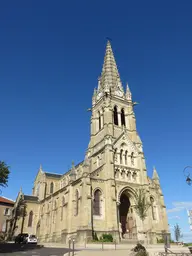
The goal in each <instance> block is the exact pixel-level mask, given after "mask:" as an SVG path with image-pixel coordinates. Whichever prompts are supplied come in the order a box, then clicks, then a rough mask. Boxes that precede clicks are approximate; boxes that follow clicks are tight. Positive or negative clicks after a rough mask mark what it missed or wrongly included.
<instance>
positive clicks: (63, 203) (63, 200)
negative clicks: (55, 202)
mask: <svg viewBox="0 0 192 256" xmlns="http://www.w3.org/2000/svg"><path fill="white" fill-rule="evenodd" d="M64 205H65V197H64V196H63V197H62V206H64Z"/></svg>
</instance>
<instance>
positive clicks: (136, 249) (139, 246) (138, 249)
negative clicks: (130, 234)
mask: <svg viewBox="0 0 192 256" xmlns="http://www.w3.org/2000/svg"><path fill="white" fill-rule="evenodd" d="M133 251H134V252H146V249H145V247H144V246H143V245H142V244H140V243H138V244H137V245H136V246H135V247H134V248H133Z"/></svg>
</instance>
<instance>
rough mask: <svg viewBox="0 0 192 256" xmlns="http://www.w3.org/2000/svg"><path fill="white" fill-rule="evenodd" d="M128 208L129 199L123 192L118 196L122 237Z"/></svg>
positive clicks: (125, 227) (124, 231)
mask: <svg viewBox="0 0 192 256" xmlns="http://www.w3.org/2000/svg"><path fill="white" fill-rule="evenodd" d="M129 208H130V201H129V198H128V196H127V194H126V193H125V192H123V193H122V195H121V197H120V207H119V217H120V223H121V228H122V237H123V236H124V234H125V233H126V231H127V214H128V211H129Z"/></svg>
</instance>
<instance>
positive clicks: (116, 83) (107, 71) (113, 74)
mask: <svg viewBox="0 0 192 256" xmlns="http://www.w3.org/2000/svg"><path fill="white" fill-rule="evenodd" d="M115 90H120V91H122V92H123V87H122V83H121V80H120V76H119V72H118V69H117V65H116V61H115V57H114V54H113V50H112V47H111V43H110V42H109V41H108V42H107V47H106V52H105V57H104V63H103V69H102V73H101V77H100V78H99V82H98V91H102V92H109V91H110V92H114V91H115Z"/></svg>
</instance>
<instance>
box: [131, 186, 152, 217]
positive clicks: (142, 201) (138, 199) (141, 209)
mask: <svg viewBox="0 0 192 256" xmlns="http://www.w3.org/2000/svg"><path fill="white" fill-rule="evenodd" d="M150 206H151V203H149V202H148V201H147V198H146V191H145V190H144V189H139V190H138V191H137V193H136V194H135V206H134V207H135V211H136V213H137V215H138V216H139V217H140V219H141V220H142V221H144V220H145V219H146V217H147V211H148V209H149V207H150Z"/></svg>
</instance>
